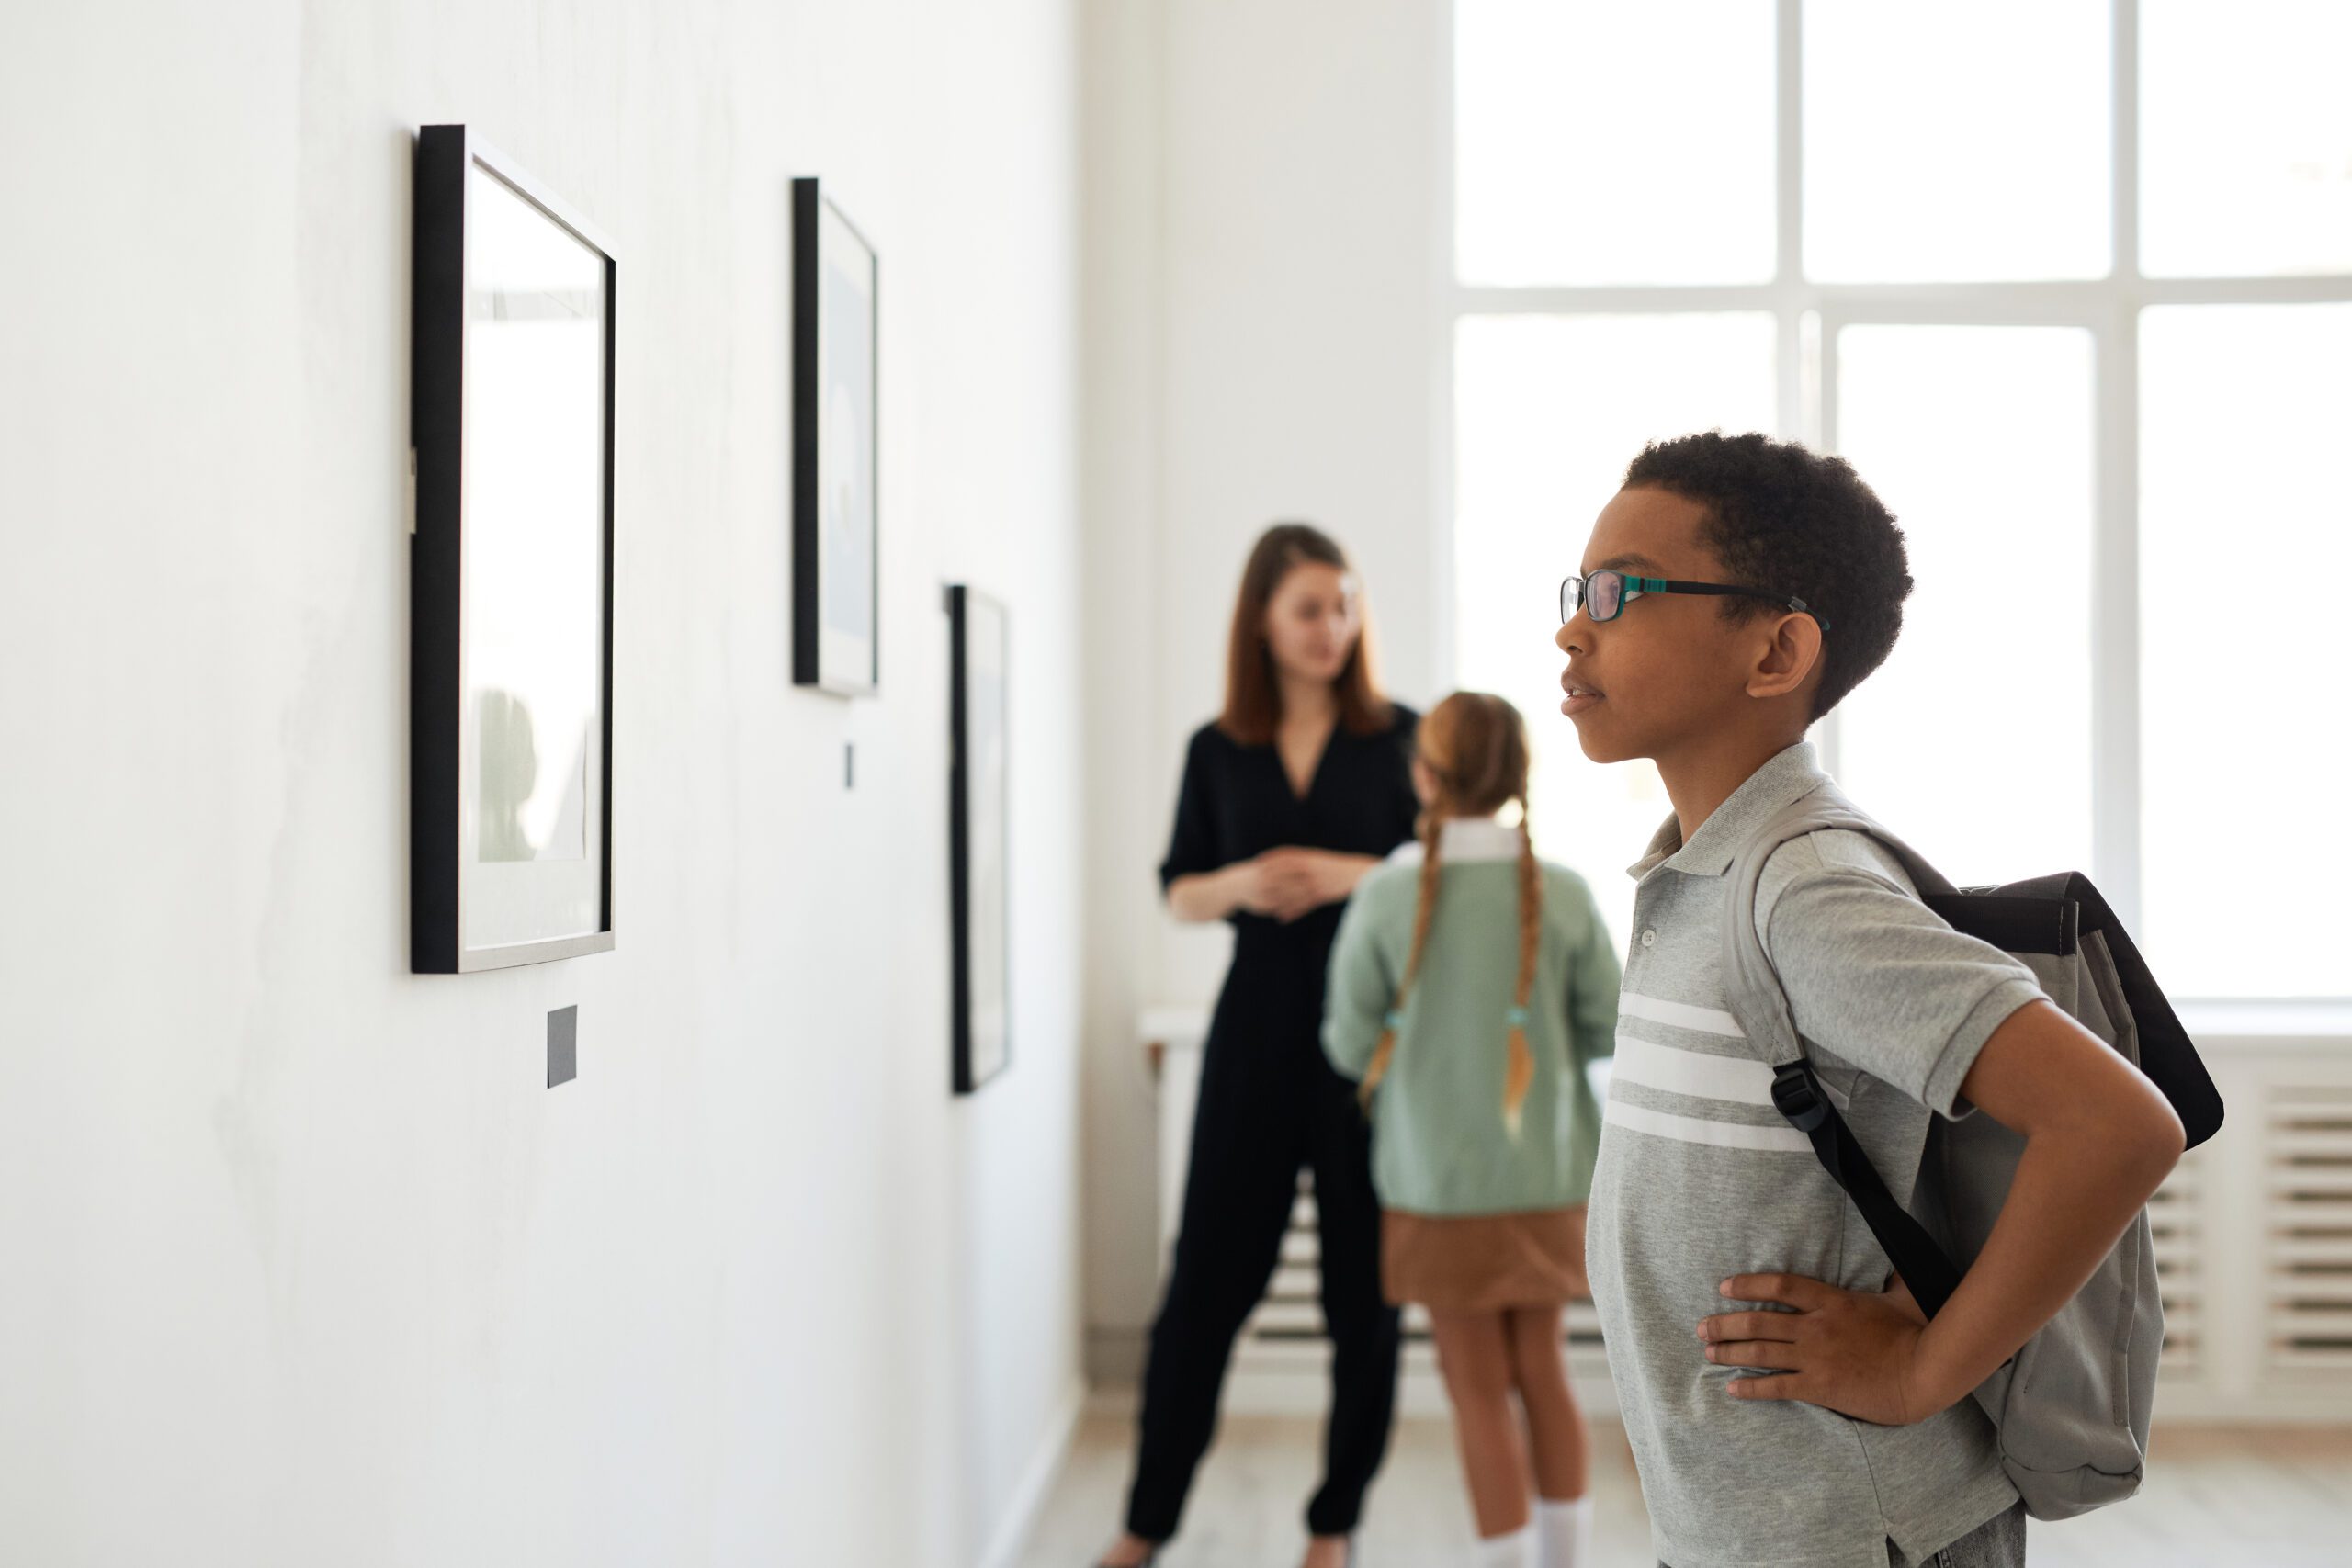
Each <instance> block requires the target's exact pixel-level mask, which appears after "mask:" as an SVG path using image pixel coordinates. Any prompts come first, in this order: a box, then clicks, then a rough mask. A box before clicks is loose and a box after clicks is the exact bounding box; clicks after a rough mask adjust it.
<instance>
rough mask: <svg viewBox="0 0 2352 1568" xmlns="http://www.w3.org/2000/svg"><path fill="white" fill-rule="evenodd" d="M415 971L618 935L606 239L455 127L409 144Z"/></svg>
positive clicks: (501, 961) (539, 956)
mask: <svg viewBox="0 0 2352 1568" xmlns="http://www.w3.org/2000/svg"><path fill="white" fill-rule="evenodd" d="M415 225H416V232H415V257H414V276H413V288H414V295H415V297H414V300H413V306H414V318H413V327H412V332H413V339H412V344H411V354H412V360H413V363H412V366H411V373H412V374H411V387H412V389H411V397H412V404H411V408H410V421H411V430H412V433H413V434H412V439H413V441H414V443H415V448H416V450H415V459H414V460H415V467H416V520H415V537H414V538H413V540H412V541H411V547H410V554H411V558H412V563H413V565H412V581H413V586H412V591H411V601H410V612H409V613H410V694H409V704H410V709H409V723H410V739H409V769H410V803H409V811H410V857H411V858H410V900H411V910H410V939H409V941H410V966H411V967H412V968H413V969H415V970H416V971H418V972H419V973H424V974H455V973H459V972H464V971H469V970H476V969H497V968H503V967H506V966H508V965H511V964H537V963H543V962H545V961H547V960H548V959H554V958H570V957H572V956H574V955H576V954H579V953H601V952H603V951H605V949H607V948H609V947H611V946H612V945H613V855H612V850H613V824H612V783H613V310H614V296H615V285H616V276H617V275H616V266H615V263H614V260H613V251H612V246H611V245H610V244H609V243H606V242H605V239H604V238H603V237H602V236H600V235H599V234H598V233H597V232H596V231H595V230H594V228H592V227H590V226H589V224H588V223H587V221H586V220H584V219H582V217H581V216H580V215H579V214H578V213H577V212H575V211H573V210H572V209H571V208H570V207H569V206H567V205H566V204H565V203H564V202H562V201H561V200H560V199H559V198H558V197H556V196H555V195H554V194H553V193H552V192H550V191H548V189H547V188H546V187H545V186H541V185H540V184H539V183H538V182H537V181H536V180H534V179H532V178H531V177H530V175H526V174H525V173H524V172H523V171H522V170H521V169H520V168H517V167H516V166H515V164H514V163H512V162H511V161H510V160H508V159H506V158H504V157H502V156H501V155H499V153H497V152H495V151H493V150H492V149H491V148H490V147H488V146H486V145H485V144H484V143H483V142H482V141H481V138H480V137H478V136H476V135H474V134H473V132H472V131H471V130H469V129H468V128H467V127H465V126H462V125H428V126H426V127H424V130H422V131H421V132H419V133H418V136H417V141H416V200H415Z"/></svg>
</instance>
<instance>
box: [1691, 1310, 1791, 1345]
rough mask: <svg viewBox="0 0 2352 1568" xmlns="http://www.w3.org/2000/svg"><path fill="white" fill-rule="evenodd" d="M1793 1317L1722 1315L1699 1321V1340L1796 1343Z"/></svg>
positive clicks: (1756, 1314) (1713, 1341)
mask: <svg viewBox="0 0 2352 1568" xmlns="http://www.w3.org/2000/svg"><path fill="white" fill-rule="evenodd" d="M1796 1328H1797V1314H1794V1313H1792V1312H1726V1313H1718V1314H1715V1315H1714V1316H1713V1317H1704V1318H1701V1319H1700V1320H1699V1337H1700V1338H1702V1339H1704V1340H1706V1341H1708V1342H1709V1343H1711V1344H1722V1343H1724V1342H1725V1341H1728V1340H1735V1339H1772V1340H1778V1341H1780V1342H1781V1343H1782V1344H1787V1345H1793V1344H1795V1343H1796V1337H1797V1333H1796Z"/></svg>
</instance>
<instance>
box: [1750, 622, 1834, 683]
mask: <svg viewBox="0 0 2352 1568" xmlns="http://www.w3.org/2000/svg"><path fill="white" fill-rule="evenodd" d="M1765 629H1766V630H1767V631H1768V632H1769V634H1770V635H1769V637H1768V638H1767V639H1766V641H1765V642H1764V643H1763V644H1762V645H1761V647H1760V648H1759V649H1758V653H1757V659H1756V663H1755V666H1754V667H1753V668H1752V669H1750V670H1749V671H1748V674H1747V694H1748V695H1749V696H1751V697H1782V696H1786V695H1788V694H1790V693H1792V692H1799V691H1803V690H1804V689H1805V683H1806V682H1808V681H1810V680H1812V679H1813V677H1814V675H1815V673H1816V672H1817V671H1819V670H1820V668H1821V623H1820V622H1819V621H1816V620H1815V619H1814V618H1813V617H1812V616H1811V615H1778V616H1775V617H1773V618H1772V620H1771V622H1770V625H1769V626H1767V627H1766V628H1765Z"/></svg>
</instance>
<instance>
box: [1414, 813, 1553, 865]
mask: <svg viewBox="0 0 2352 1568" xmlns="http://www.w3.org/2000/svg"><path fill="white" fill-rule="evenodd" d="M1524 841H1525V840H1524V837H1523V835H1522V834H1521V831H1520V829H1518V828H1517V827H1515V826H1512V825H1510V824H1508V823H1503V822H1498V821H1496V820H1495V819H1494V818H1491V817H1451V818H1447V819H1446V823H1445V826H1444V827H1442V828H1441V829H1438V849H1437V852H1438V858H1439V859H1440V860H1442V861H1443V862H1444V863H1446V864H1448V865H1462V864H1466V863H1474V862H1478V861H1498V860H1517V859H1518V858H1519V851H1520V846H1521V843H1523V842H1524ZM1388 858H1389V860H1390V861H1391V862H1393V863H1396V864H1398V865H1419V863H1420V861H1421V843H1420V840H1419V839H1416V840H1413V841H1411V842H1410V843H1406V844H1399V845H1398V846H1397V852H1396V853H1394V854H1392V855H1390V856H1389V857H1388Z"/></svg>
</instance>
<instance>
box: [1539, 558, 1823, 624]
mask: <svg viewBox="0 0 2352 1568" xmlns="http://www.w3.org/2000/svg"><path fill="white" fill-rule="evenodd" d="M1645 593H1712V594H1714V595H1716V596H1718V597H1723V596H1729V597H1733V598H1740V599H1762V600H1766V601H1769V602H1770V603H1771V604H1778V605H1780V606H1781V608H1782V609H1784V610H1794V611H1796V612H1797V613H1798V614H1799V615H1811V616H1812V617H1813V618H1814V619H1815V620H1816V621H1819V622H1820V623H1821V629H1822V630H1823V631H1827V630H1828V629H1829V623H1828V622H1827V621H1826V620H1823V619H1822V617H1821V615H1820V613H1819V612H1818V611H1816V610H1815V609H1814V608H1813V607H1812V606H1811V605H1809V604H1806V603H1805V602H1804V600H1802V599H1799V598H1795V597H1793V596H1792V595H1790V594H1787V593H1772V592H1767V591H1765V590H1764V589H1761V588H1740V587H1736V586H1734V585H1733V584H1731V583H1728V582H1677V581H1673V580H1672V579H1670V578H1664V577H1628V576H1626V575H1625V574H1624V573H1623V572H1622V571H1595V572H1589V573H1588V574H1586V575H1585V576H1583V577H1569V578H1564V579H1562V580H1561V582H1560V624H1561V625H1562V626H1566V625H1567V624H1568V623H1569V622H1570V621H1573V620H1575V619H1576V618H1577V610H1579V609H1581V610H1583V611H1584V613H1585V614H1586V615H1589V616H1591V617H1592V618H1593V619H1594V620H1596V621H1613V620H1615V619H1616V618H1617V617H1618V616H1619V615H1623V614H1624V612H1625V605H1626V604H1628V603H1629V602H1630V601H1632V600H1635V599H1638V598H1640V597H1641V596H1642V595H1643V594H1645Z"/></svg>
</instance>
